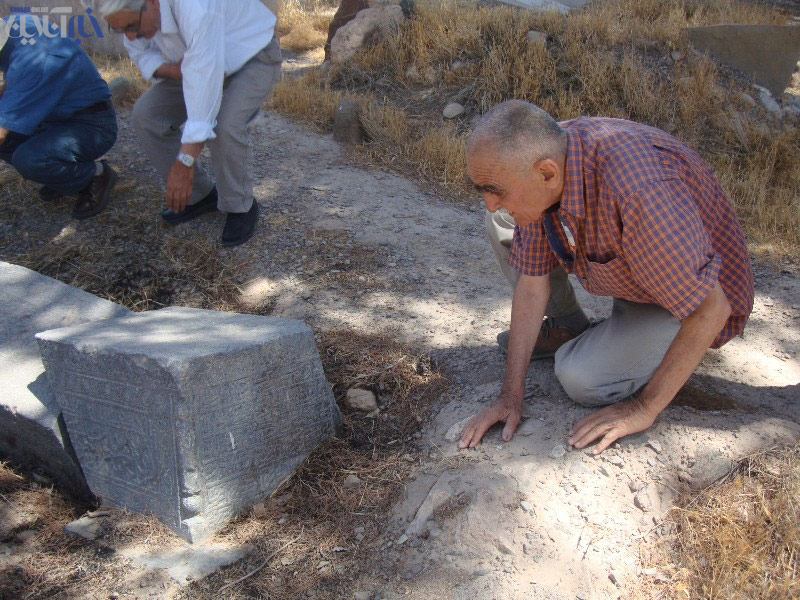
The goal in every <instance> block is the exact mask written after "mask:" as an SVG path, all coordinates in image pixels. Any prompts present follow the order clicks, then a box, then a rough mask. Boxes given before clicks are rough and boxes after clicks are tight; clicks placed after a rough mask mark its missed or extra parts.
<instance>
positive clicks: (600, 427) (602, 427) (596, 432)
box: [572, 422, 613, 448]
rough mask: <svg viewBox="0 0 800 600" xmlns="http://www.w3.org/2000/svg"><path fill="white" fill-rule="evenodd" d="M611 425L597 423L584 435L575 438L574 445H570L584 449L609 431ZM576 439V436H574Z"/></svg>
mask: <svg viewBox="0 0 800 600" xmlns="http://www.w3.org/2000/svg"><path fill="white" fill-rule="evenodd" d="M612 427H613V425H612V424H611V423H607V422H605V423H598V424H597V425H595V426H594V427H592V428H591V429H589V430H588V431H587V432H586V433H584V434H583V435H582V436H581V437H579V438H577V439H576V441H575V443H574V444H572V445H573V446H575V447H576V448H585V447H586V446H588V445H589V444H591V443H592V442H593V441H595V440H596V439H597V438H599V437H600V436H603V435H605V434H606V433H607V432H608V430H609V429H611V428H612ZM576 437H577V436H576Z"/></svg>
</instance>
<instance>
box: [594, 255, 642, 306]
mask: <svg viewBox="0 0 800 600" xmlns="http://www.w3.org/2000/svg"><path fill="white" fill-rule="evenodd" d="M586 270H587V272H588V273H587V274H588V277H587V280H586V282H585V283H584V282H581V283H583V287H585V288H586V291H587V292H589V293H591V294H595V295H596V296H613V297H614V298H626V299H629V298H630V297H631V296H637V295H638V294H637V290H636V286H634V285H633V278H632V277H631V272H630V270H629V269H628V265H627V264H625V261H624V260H623V259H621V258H619V257H616V258H612V259H611V260H609V261H606V262H592V261H590V260H588V259H587V261H586Z"/></svg>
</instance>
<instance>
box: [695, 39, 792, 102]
mask: <svg viewBox="0 0 800 600" xmlns="http://www.w3.org/2000/svg"><path fill="white" fill-rule="evenodd" d="M686 32H687V35H688V36H689V41H690V42H692V45H693V46H694V47H695V48H697V49H698V50H700V51H701V52H709V53H711V54H712V55H713V56H714V58H716V59H717V60H718V61H720V62H721V63H724V64H726V65H728V66H729V67H733V68H734V69H736V70H738V71H741V72H742V73H744V74H745V75H747V76H748V77H750V78H751V79H752V80H753V81H754V82H755V83H757V84H758V85H761V86H764V87H765V88H767V89H768V90H769V91H770V92H772V95H773V96H775V97H776V98H780V97H781V94H783V90H785V89H786V86H788V85H789V82H790V81H791V79H792V73H793V72H794V69H795V66H796V65H797V60H798V58H800V27H797V26H795V25H785V26H784V25H711V26H707V27H688V28H687V29H686Z"/></svg>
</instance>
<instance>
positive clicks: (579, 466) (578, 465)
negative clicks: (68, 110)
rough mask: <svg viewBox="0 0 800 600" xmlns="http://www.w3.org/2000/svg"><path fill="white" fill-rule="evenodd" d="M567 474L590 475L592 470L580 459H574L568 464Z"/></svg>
mask: <svg viewBox="0 0 800 600" xmlns="http://www.w3.org/2000/svg"><path fill="white" fill-rule="evenodd" d="M569 474H570V475H573V476H578V475H591V474H592V470H591V469H590V468H589V467H587V466H586V464H585V463H584V462H583V461H582V460H576V461H573V463H572V464H571V465H570V466H569Z"/></svg>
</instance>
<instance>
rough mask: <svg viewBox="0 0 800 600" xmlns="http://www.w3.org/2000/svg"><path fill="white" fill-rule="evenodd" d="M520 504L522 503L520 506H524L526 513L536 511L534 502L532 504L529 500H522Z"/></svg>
mask: <svg viewBox="0 0 800 600" xmlns="http://www.w3.org/2000/svg"><path fill="white" fill-rule="evenodd" d="M519 505H520V508H522V510H524V511H525V512H526V513H529V514H533V513H534V510H533V504H531V503H530V502H528V501H527V500H523V501H521V502H520V503H519Z"/></svg>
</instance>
